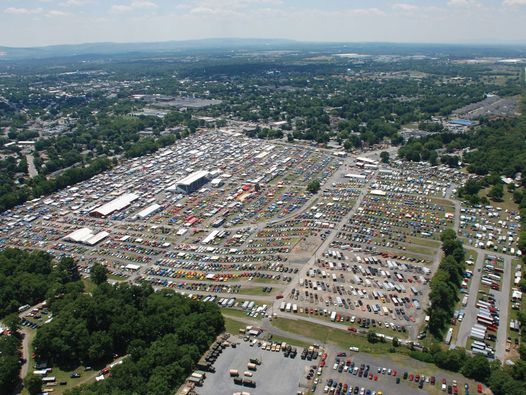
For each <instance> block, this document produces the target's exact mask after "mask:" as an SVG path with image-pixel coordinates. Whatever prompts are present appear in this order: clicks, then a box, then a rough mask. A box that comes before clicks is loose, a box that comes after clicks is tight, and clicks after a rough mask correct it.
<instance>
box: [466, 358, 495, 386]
mask: <svg viewBox="0 0 526 395" xmlns="http://www.w3.org/2000/svg"><path fill="white" fill-rule="evenodd" d="M461 373H462V374H463V375H464V376H466V377H467V378H470V379H473V380H477V381H480V382H482V383H485V382H486V381H487V380H488V378H489V376H490V374H491V368H490V365H489V362H488V360H487V358H485V357H483V356H482V355H476V356H474V357H472V358H468V359H467V360H466V362H465V363H464V366H462V370H461Z"/></svg>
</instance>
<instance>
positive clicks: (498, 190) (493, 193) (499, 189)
mask: <svg viewBox="0 0 526 395" xmlns="http://www.w3.org/2000/svg"><path fill="white" fill-rule="evenodd" d="M488 196H489V197H490V198H492V199H493V200H494V201H496V202H501V201H502V198H503V197H504V187H503V186H502V184H500V183H499V184H495V185H493V187H491V190H490V191H489V193H488Z"/></svg>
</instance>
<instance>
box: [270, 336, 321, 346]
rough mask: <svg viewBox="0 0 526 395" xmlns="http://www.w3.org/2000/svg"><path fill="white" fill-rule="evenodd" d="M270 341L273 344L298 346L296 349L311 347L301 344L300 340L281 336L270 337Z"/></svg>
mask: <svg viewBox="0 0 526 395" xmlns="http://www.w3.org/2000/svg"><path fill="white" fill-rule="evenodd" d="M272 340H273V341H275V342H281V343H283V342H285V343H288V344H291V345H293V346H298V347H309V346H312V344H310V343H306V342H302V341H301V340H296V339H291V338H289V337H283V336H277V335H272Z"/></svg>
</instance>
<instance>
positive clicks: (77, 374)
mask: <svg viewBox="0 0 526 395" xmlns="http://www.w3.org/2000/svg"><path fill="white" fill-rule="evenodd" d="M69 377H71V378H72V379H78V378H79V377H80V373H77V372H73V373H71V374H70V375H69Z"/></svg>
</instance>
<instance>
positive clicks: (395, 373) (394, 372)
mask: <svg viewBox="0 0 526 395" xmlns="http://www.w3.org/2000/svg"><path fill="white" fill-rule="evenodd" d="M397 374H398V372H397V371H396V369H393V372H392V373H391V375H392V376H394V377H396V375H397Z"/></svg>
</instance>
